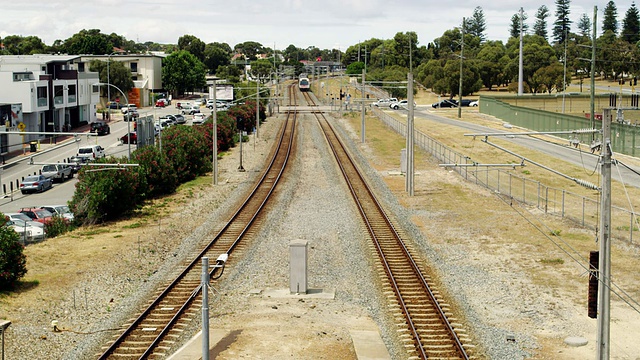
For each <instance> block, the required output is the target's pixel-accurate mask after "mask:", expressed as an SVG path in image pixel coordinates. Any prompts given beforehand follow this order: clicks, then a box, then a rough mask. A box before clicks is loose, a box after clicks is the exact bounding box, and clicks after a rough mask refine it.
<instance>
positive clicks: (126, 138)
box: [120, 132, 138, 144]
mask: <svg viewBox="0 0 640 360" xmlns="http://www.w3.org/2000/svg"><path fill="white" fill-rule="evenodd" d="M129 139H131V143H132V144H137V143H138V134H137V133H134V132H130V133H129V134H124V136H123V137H121V138H120V142H121V143H123V144H128V143H129Z"/></svg>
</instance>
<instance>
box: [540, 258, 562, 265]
mask: <svg viewBox="0 0 640 360" xmlns="http://www.w3.org/2000/svg"><path fill="white" fill-rule="evenodd" d="M540 262H541V263H543V264H545V265H562V264H564V260H562V259H559V258H558V259H541V260H540Z"/></svg>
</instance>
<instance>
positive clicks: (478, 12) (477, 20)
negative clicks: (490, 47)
mask: <svg viewBox="0 0 640 360" xmlns="http://www.w3.org/2000/svg"><path fill="white" fill-rule="evenodd" d="M486 30H487V22H486V21H485V18H484V12H483V11H482V8H481V7H480V6H476V8H475V9H474V10H473V15H472V16H471V18H469V19H467V20H466V24H465V33H469V34H471V35H473V36H477V37H479V38H480V41H481V42H483V41H485V40H486V36H485V34H484V32H485V31H486Z"/></svg>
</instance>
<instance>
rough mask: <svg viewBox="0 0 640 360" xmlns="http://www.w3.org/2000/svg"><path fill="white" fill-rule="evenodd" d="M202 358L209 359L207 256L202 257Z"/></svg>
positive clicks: (203, 359)
mask: <svg viewBox="0 0 640 360" xmlns="http://www.w3.org/2000/svg"><path fill="white" fill-rule="evenodd" d="M200 282H201V284H200V286H201V287H202V360H209V258H208V257H206V256H205V257H203V258H202V276H201V278H200Z"/></svg>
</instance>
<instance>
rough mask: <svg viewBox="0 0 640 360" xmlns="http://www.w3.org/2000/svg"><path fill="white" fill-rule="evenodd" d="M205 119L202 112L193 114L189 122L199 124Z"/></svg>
mask: <svg viewBox="0 0 640 360" xmlns="http://www.w3.org/2000/svg"><path fill="white" fill-rule="evenodd" d="M204 121H205V116H204V114H202V113H197V114H193V119H192V120H191V124H193V125H200V124H203V123H204Z"/></svg>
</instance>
